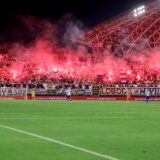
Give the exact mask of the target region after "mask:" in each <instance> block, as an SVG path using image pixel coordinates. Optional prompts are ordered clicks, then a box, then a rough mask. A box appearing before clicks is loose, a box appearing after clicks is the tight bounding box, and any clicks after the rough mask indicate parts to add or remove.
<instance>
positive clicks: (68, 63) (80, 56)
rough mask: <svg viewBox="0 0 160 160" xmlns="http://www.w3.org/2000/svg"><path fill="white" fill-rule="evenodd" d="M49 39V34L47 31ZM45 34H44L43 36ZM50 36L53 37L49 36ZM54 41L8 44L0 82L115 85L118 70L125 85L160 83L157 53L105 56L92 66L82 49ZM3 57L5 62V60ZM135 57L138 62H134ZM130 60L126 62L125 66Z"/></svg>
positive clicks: (1, 58) (43, 39) (0, 61)
mask: <svg viewBox="0 0 160 160" xmlns="http://www.w3.org/2000/svg"><path fill="white" fill-rule="evenodd" d="M46 32H47V33H48V34H49V35H50V31H49V30H47V31H46ZM46 32H45V33H46ZM51 35H52V34H51ZM57 44H58V43H57V42H56V38H55V39H53V37H52V38H48V37H47V38H46V35H45V36H44V35H42V36H40V37H37V39H36V40H35V41H34V42H33V43H32V44H31V45H30V46H26V45H23V44H20V43H19V44H9V46H8V54H7V55H5V56H4V55H3V54H0V75H1V77H0V81H1V82H7V81H10V82H25V81H27V82H28V81H35V80H36V81H46V80H47V81H56V80H58V81H63V80H66V79H67V80H73V81H80V82H83V81H85V82H86V81H87V82H92V83H93V82H97V81H99V80H97V79H98V77H100V79H101V80H100V83H115V82H116V83H118V82H119V81H120V73H119V71H120V70H123V69H124V71H125V70H126V71H127V76H128V77H127V78H128V81H130V82H133V81H148V80H151V81H153V80H159V79H160V69H159V68H160V51H159V50H151V51H150V53H149V54H148V53H147V54H144V53H138V54H137V55H138V56H137V55H136V56H135V55H134V54H132V53H128V54H126V55H125V56H124V57H122V58H116V57H115V56H114V55H113V54H112V53H108V52H107V51H105V52H104V56H103V58H102V59H103V60H102V62H97V63H95V62H94V63H93V61H92V57H94V55H92V54H90V53H88V52H87V50H86V48H85V47H83V46H77V49H73V48H72V47H69V46H65V47H63V48H62V47H60V46H59V45H57ZM4 57H5V58H4ZM137 57H138V58H137ZM128 60H129V62H128Z"/></svg>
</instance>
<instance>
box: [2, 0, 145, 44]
mask: <svg viewBox="0 0 160 160" xmlns="http://www.w3.org/2000/svg"><path fill="white" fill-rule="evenodd" d="M145 1H146V0H43V1H42V0H39V1H38V0H32V1H31V0H22V1H20V0H14V1H12V2H11V1H10V0H5V1H3V2H1V4H0V41H3V40H4V41H6V40H13V38H15V39H16V38H17V39H18V38H21V37H22V35H23V33H24V32H26V30H25V29H24V26H23V25H22V24H21V21H20V17H22V16H32V17H35V18H39V19H50V20H51V21H54V22H57V21H59V19H61V18H62V17H63V16H64V15H66V14H72V15H74V18H76V19H78V20H81V21H82V22H83V23H84V25H85V26H86V27H87V28H89V27H93V26H95V25H96V24H98V23H100V22H103V21H104V20H106V19H108V18H111V17H114V16H116V15H118V14H120V13H123V12H124V11H126V10H128V9H131V8H134V6H135V7H136V6H137V5H138V4H141V3H143V2H145ZM16 32H19V34H17V35H16V34H15V33H16ZM13 35H16V37H15V36H13ZM18 36H19V37H18ZM11 37H12V38H11Z"/></svg>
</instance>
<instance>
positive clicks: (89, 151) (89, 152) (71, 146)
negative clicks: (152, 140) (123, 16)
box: [0, 124, 120, 160]
mask: <svg viewBox="0 0 160 160" xmlns="http://www.w3.org/2000/svg"><path fill="white" fill-rule="evenodd" d="M0 127H2V128H5V129H9V130H12V131H15V132H18V133H22V134H26V135H29V136H32V137H36V138H39V139H42V140H46V141H49V142H52V143H56V144H59V145H62V146H65V147H68V148H72V149H75V150H79V151H82V152H85V153H88V154H91V155H94V156H97V157H101V158H104V159H106V160H120V159H118V158H115V157H111V156H108V155H105V154H101V153H98V152H94V151H91V150H88V149H85V148H81V147H78V146H74V145H71V144H68V143H64V142H61V141H58V140H55V139H52V138H48V137H44V136H40V135H38V134H34V133H31V132H26V131H23V130H20V129H16V128H12V127H9V126H5V125H1V124H0Z"/></svg>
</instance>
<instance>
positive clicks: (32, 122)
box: [0, 101, 160, 160]
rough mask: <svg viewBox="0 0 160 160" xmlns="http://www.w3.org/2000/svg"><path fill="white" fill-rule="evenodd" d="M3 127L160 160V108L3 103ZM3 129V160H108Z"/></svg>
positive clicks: (133, 158)
mask: <svg viewBox="0 0 160 160" xmlns="http://www.w3.org/2000/svg"><path fill="white" fill-rule="evenodd" d="M0 124H1V125H6V126H9V127H12V128H16V129H20V130H23V131H27V132H31V133H34V134H38V135H41V136H44V137H49V138H52V139H56V140H59V141H62V142H64V143H68V144H72V145H75V146H79V147H81V148H85V149H88V150H92V151H95V152H98V153H102V154H105V155H109V156H113V157H116V158H118V159H121V160H159V159H160V152H159V150H160V103H158V102H152V103H149V104H146V103H145V102H129V103H126V102H120V101H116V102H108V101H72V102H66V101H0ZM103 159H104V158H100V157H96V156H94V155H90V154H88V153H85V152H82V151H78V150H74V149H72V148H68V147H65V146H61V145H58V144H55V143H51V142H47V141H45V140H42V139H39V138H35V137H32V136H29V135H25V134H22V133H18V132H15V131H12V130H8V129H5V128H3V127H0V160H103Z"/></svg>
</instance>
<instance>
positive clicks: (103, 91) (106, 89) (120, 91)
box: [99, 87, 160, 96]
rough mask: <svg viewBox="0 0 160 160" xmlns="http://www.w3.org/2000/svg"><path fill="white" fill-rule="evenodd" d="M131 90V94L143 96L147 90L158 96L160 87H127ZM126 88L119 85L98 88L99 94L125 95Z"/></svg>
mask: <svg viewBox="0 0 160 160" xmlns="http://www.w3.org/2000/svg"><path fill="white" fill-rule="evenodd" d="M128 89H129V90H130V91H131V95H132V96H145V95H146V93H147V92H149V93H150V95H151V96H159V95H160V88H128ZM126 92H127V90H126V88H124V87H121V88H118V87H110V88H109V87H103V88H101V89H100V90H99V95H106V96H125V95H126Z"/></svg>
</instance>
